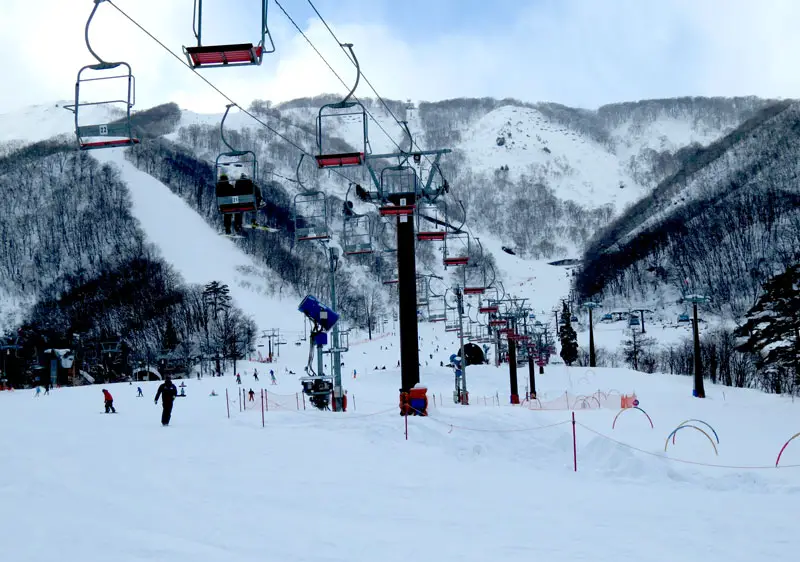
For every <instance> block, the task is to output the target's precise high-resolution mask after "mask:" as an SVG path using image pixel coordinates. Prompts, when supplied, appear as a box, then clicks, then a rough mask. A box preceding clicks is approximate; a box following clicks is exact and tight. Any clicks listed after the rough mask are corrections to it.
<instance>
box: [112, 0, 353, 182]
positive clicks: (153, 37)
mask: <svg viewBox="0 0 800 562" xmlns="http://www.w3.org/2000/svg"><path fill="white" fill-rule="evenodd" d="M106 1H107V2H108V3H109V4H110V5H112V6H113V7H114V8H115V9H116V10H117V11H118V12H119V13H120V14H122V15H123V16H125V17H126V18H127V19H128V20H129V21H130V22H131V23H132V24H133V25H135V26H136V27H138V28H139V29H140V30H141V31H142V32H144V33H145V35H147V36H148V37H150V38H151V39H152V40H153V41H155V42H156V43H158V44H159V45H160V46H161V47H162V48H163V49H164V50H165V51H167V52H168V53H169V54H170V55H172V56H173V57H174V58H175V59H176V60H177V61H178V62H180V63H181V64H182V65H183V66H185V67H186V68H188V69H189V70H191V71H192V72H193V73H194V74H195V75H197V76H198V77H199V78H200V79H201V80H202V81H203V82H205V83H206V84H208V85H209V86H210V87H211V88H212V89H213V90H214V91H215V92H217V93H218V94H219V95H221V96H222V97H223V98H225V99H226V100H228V102H230V103H232V104H233V105H235V106H236V107H238V108H239V111H241V112H242V113H244V114H245V115H247V116H248V117H250V118H251V119H253V120H254V121H255V122H256V123H259V124H260V125H262V126H263V127H264V128H266V129H267V130H268V131H269V132H271V133H272V134H274V135H275V136H277V137H278V138H280V139H282V140H283V141H285V142H286V143H288V144H289V145H291V146H292V147H294V148H295V149H297V150H298V151H299V152H301V153H303V154H305V155H306V156H309V157H311V156H312V155H311V154H309V153H308V152H306V150H305V149H304V148H303V147H301V146H299V145H298V144H297V143H295V142H294V141H292V140H291V139H289V138H288V137H287V136H286V135H284V134H282V133H280V132H279V131H277V130H275V129H274V128H273V127H271V126H270V125H269V124H268V123H265V122H264V121H262V120H261V119H259V118H258V116H256V115H254V114H253V113H252V112H251V111H249V110H247V109H245V108H243V107H242V106H241V105H239V104H238V103H236V101H234V99H233V98H231V97H230V96H229V95H227V94H226V93H225V92H223V91H222V90H220V89H219V88H218V87H217V86H215V85H214V84H213V83H212V82H211V81H210V80H209V79H208V78H206V77H205V76H203V75H202V74H200V72H198V71H197V70H196V69H194V68H192V67H191V66H190V65H189V64H188V63H187V62H186V61H184V60H183V58H181V57H180V56H178V55H177V54H175V53H174V52H173V51H172V50H171V49H170V48H169V47H167V46H166V45H165V44H164V43H163V42H161V40H160V39H158V37H156V36H155V35H153V34H152V33H150V32H149V31H148V30H147V29H145V28H144V27H143V26H142V25H141V24H140V23H139V22H137V21H136V20H135V19H133V18H132V17H131V16H129V15H128V14H127V13H126V12H125V11H124V10H122V8H120V7H119V6H117V5H116V4H115V3H114V2H113V0H106ZM287 123H288V122H287ZM290 124H291V125H292V126H294V127H297V128H298V129H300V130H302V131H303V132H305V133H308V131H306V130H305V129H303V128H302V127H300V126H298V125H295V124H294V123H290ZM331 171H332V172H334V173H335V174H337V175H339V176H340V177H341V178H342V179H344V180H347V181H348V182H349V181H351V179H350V178H349V177H347V176H346V175H344V174H343V173H341V172H340V171H339V170H335V169H334V170H331Z"/></svg>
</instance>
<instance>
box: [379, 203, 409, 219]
mask: <svg viewBox="0 0 800 562" xmlns="http://www.w3.org/2000/svg"><path fill="white" fill-rule="evenodd" d="M380 213H381V216H384V217H395V216H400V215H406V216H407V215H413V214H414V205H386V206H384V207H381V208H380Z"/></svg>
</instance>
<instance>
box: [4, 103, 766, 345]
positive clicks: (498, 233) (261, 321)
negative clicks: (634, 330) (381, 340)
mask: <svg viewBox="0 0 800 562" xmlns="http://www.w3.org/2000/svg"><path fill="white" fill-rule="evenodd" d="M326 101H331V100H328V99H327V98H326V97H324V96H323V97H320V98H314V99H304V100H295V101H294V102H289V103H284V104H280V105H277V106H275V107H272V106H271V105H270V104H269V103H267V102H254V103H253V104H252V105H251V107H250V111H251V112H253V113H254V114H256V115H257V116H258V117H259V118H260V119H261V120H262V121H264V122H265V123H266V124H267V125H269V126H270V127H272V128H273V129H274V130H275V131H277V132H278V133H280V134H281V135H282V136H283V138H280V137H278V136H276V135H275V134H273V133H271V132H269V131H268V130H266V128H265V127H263V126H262V125H261V124H258V123H256V122H254V121H253V120H252V119H251V118H250V117H248V116H247V115H245V114H244V113H242V112H238V111H235V110H234V111H233V112H231V114H230V115H229V117H228V120H227V121H226V136H227V138H228V140H229V141H230V142H231V143H232V144H233V145H234V146H236V147H248V148H252V149H253V150H254V152H255V153H256V154H257V156H258V158H259V161H260V163H261V167H260V169H261V173H260V178H259V179H260V183H261V184H262V186H263V190H264V194H265V198H266V199H267V201H268V204H269V209H270V214H271V217H272V220H273V221H274V225H275V226H276V227H278V229H279V230H280V232H278V233H275V234H266V233H258V234H257V235H255V233H252V234H253V235H249V236H248V237H247V238H246V239H245V240H243V241H239V242H237V244H233V243H231V241H229V240H224V239H221V238H219V237H218V236H217V235H216V234H215V230H216V231H217V232H218V231H219V228H220V222H221V219H220V217H219V214H218V213H217V211H216V210H215V208H214V200H213V187H212V185H211V183H210V182H209V178H210V177H211V176H212V174H213V172H212V168H211V165H212V163H213V160H214V158H215V157H216V155H217V154H218V153H219V152H220V151H222V150H224V147H223V145H222V143H221V140H220V135H219V123H220V119H221V114H216V115H202V114H197V113H193V112H190V111H182V110H180V109H179V108H177V107H176V106H174V105H167V106H159V107H158V108H153V109H151V110H146V111H141V112H139V113H137V114H136V115H135V117H134V127H135V128H136V130H137V132H138V134H139V135H140V136H141V137H142V138H144V139H145V142H144V143H143V144H142V145H140V146H139V147H136V148H135V149H133V150H130V151H127V152H126V153H125V155H124V156H123V154H122V151H119V150H112V151H107V152H105V153H102V154H96V155H95V156H96V157H97V158H98V159H99V160H100V162H101V163H103V164H109V165H110V166H111V167H110V168H109V169H112V170H116V171H117V173H118V174H119V178H120V180H121V181H122V182H123V184H125V185H127V188H128V190H129V191H130V197H131V199H132V206H131V208H130V210H131V212H132V216H133V218H134V219H135V221H136V223H137V224H138V225H139V227H140V228H141V229H142V233H143V237H144V239H145V240H147V241H148V242H149V243H150V244H151V245H152V246H153V247H154V248H155V249H156V252H157V254H158V256H160V259H164V260H165V261H166V263H168V264H169V265H170V266H171V267H173V268H174V269H175V271H176V272H177V273H178V274H179V275H180V279H181V282H184V283H189V284H199V285H204V284H207V283H209V282H211V281H220V282H223V283H225V284H226V285H228V286H229V287H230V289H231V295H232V297H233V298H234V302H235V303H236V304H237V305H238V306H239V307H240V308H242V309H244V310H245V311H246V312H247V313H249V314H250V315H252V316H253V318H254V320H255V322H256V326H257V327H258V328H260V329H268V328H273V327H276V325H281V326H283V327H284V329H287V330H292V331H297V330H298V321H300V316H299V315H298V314H297V313H296V312H294V310H295V308H294V307H295V306H296V302H297V300H296V299H298V298H300V297H302V296H303V295H304V294H307V293H312V294H318V295H326V294H327V290H328V289H327V287H328V278H327V273H326V261H325V260H326V258H325V256H324V254H323V253H322V252H320V251H319V249H318V248H317V247H316V246H315V245H307V244H295V243H294V240H293V236H292V231H293V223H292V220H291V202H292V200H293V198H294V196H295V195H296V194H297V193H298V192H299V190H300V188H299V185H298V184H297V183H296V172H295V167H296V166H297V163H298V160H299V157H298V152H297V149H296V148H295V147H293V146H292V145H291V144H290V143H294V144H296V145H298V146H300V147H303V148H304V149H305V150H307V151H308V152H310V153H314V152H315V147H314V135H313V123H314V119H315V117H316V114H317V111H318V107H319V105H320V104H321V103H324V102H326ZM387 103H388V107H389V110H391V113H392V114H393V115H394V116H396V117H399V118H401V119H407V120H408V122H409V128H410V130H411V131H412V135H413V136H414V140H415V142H417V143H418V144H419V145H421V146H450V147H452V148H453V150H454V152H453V153H452V154H450V155H448V156H447V157H445V159H444V160H443V166H442V167H443V170H444V171H445V175H446V177H447V178H448V179H449V180H450V183H451V193H450V194H449V196H448V200H447V202H448V206H449V208H450V210H451V212H453V211H454V210H457V209H458V208H459V206H460V204H461V203H463V204H464V206H465V208H466V210H467V215H466V218H467V225H468V226H469V228H470V232H471V233H472V235H473V236H476V237H478V238H480V240H481V244H482V246H483V248H484V249H485V251H486V254H487V255H491V256H493V258H492V259H494V261H495V263H496V264H497V268H496V269H497V274H498V278H499V279H500V280H502V282H503V283H504V284H505V287H506V288H507V291H508V292H509V293H513V294H517V295H520V296H526V297H528V298H530V299H531V300H530V303H531V306H532V307H533V308H534V310H537V311H539V314H540V317H541V318H542V319H543V320H544V319H546V316H548V315H549V314H550V311H551V310H552V309H553V308H554V307H555V305H556V304H557V303H558V302H559V300H560V299H562V298H566V297H567V296H568V295H569V291H570V287H569V283H568V281H569V280H570V272H569V271H568V270H567V271H565V270H564V269H563V268H560V267H553V266H549V265H547V264H546V263H545V261H541V259H536V258H550V259H552V258H557V257H563V256H573V257H574V256H576V255H579V251H580V250H581V249H582V247H583V244H584V243H585V241H586V240H588V239H589V238H590V237H591V236H592V235H594V233H595V232H596V231H598V230H599V229H600V228H602V227H604V226H605V225H606V224H607V223H608V222H609V221H611V220H612V219H613V218H614V217H615V216H616V215H617V213H618V212H619V211H620V210H621V209H622V208H623V207H625V206H630V205H632V204H634V203H635V202H636V201H638V200H639V198H641V197H642V196H644V195H645V194H646V193H648V190H649V189H650V185H651V184H652V183H653V182H654V181H656V180H658V179H661V178H662V177H663V176H664V175H666V174H668V173H670V172H671V171H672V170H673V169H674V168H675V167H676V166H678V165H679V164H680V163H681V162H683V159H684V158H686V155H687V154H693V153H694V152H695V151H696V150H697V148H696V147H697V146H698V145H699V143H705V142H710V141H713V140H715V139H719V138H723V137H724V135H725V134H726V133H727V132H728V131H730V130H731V129H735V128H736V127H737V126H738V125H739V124H740V123H741V121H743V120H744V119H745V118H747V117H749V116H750V115H752V114H753V112H755V111H757V110H758V109H760V108H762V107H763V106H765V105H767V104H768V102H767V101H765V100H757V99H754V98H746V99H731V100H725V99H713V100H704V99H694V98H692V99H688V98H687V99H682V100H656V101H650V102H638V103H632V104H619V105H614V106H606V107H603V108H600V109H599V110H597V111H586V110H577V109H571V108H565V107H563V106H558V105H556V104H525V103H522V102H518V101H515V100H502V101H499V100H450V101H447V102H438V103H420V104H419V106H418V107H417V108H413V109H412V108H411V107H410V106H406V104H403V103H400V102H387ZM58 105H62V104H56V105H54V106H52V107H39V108H32V109H30V110H28V111H25V112H23V113H21V114H15V115H3V116H0V125H1V126H2V128H0V130H2V131H3V134H4V137H3V138H4V140H6V141H7V144H6V145H5V152H6V154H7V158H6V161H7V165H9V166H13V163H14V159H15V158H16V157H17V156H16V155H17V154H18V153H17V152H14V150H15V149H19V148H20V147H24V146H25V143H30V142H32V141H35V140H37V139H38V138H39V134H38V133H37V131H38V130H42V131H44V134H45V135H52V134H58V133H61V134H62V137H61V138H63V139H65V140H67V141H68V142H69V137H68V133H69V131H70V130H71V129H72V126H73V122H72V119H71V115H70V114H69V113H68V112H66V111H64V110H63V109H62V108H60V107H57V106H58ZM365 105H366V107H367V109H368V110H369V113H370V116H371V119H373V118H374V119H375V120H371V121H370V123H369V126H370V130H371V131H372V134H371V136H370V141H371V149H372V151H373V152H382V151H393V150H396V149H397V146H407V143H408V141H407V139H406V138H405V133H404V131H403V130H402V129H401V128H400V127H398V126H397V124H396V123H395V122H394V117H393V115H392V114H390V113H389V111H388V110H387V109H386V107H385V106H384V105H382V104H380V103H379V102H376V101H374V100H371V101H365ZM114 117H116V116H114V115H110V116H103V115H98V116H97V119H100V120H101V121H102V120H103V119H105V120H108V119H110V118H114ZM355 125H357V123H355V122H353V119H349V120H345V123H344V126H343V127H338V128H337V127H336V126H334V127H333V128H330V129H327V130H326V135H327V136H326V138H329V140H330V141H331V142H340V143H345V144H344V145H342V146H345V145H351V146H357V145H358V142H359V137H358V134H360V127H358V126H355ZM382 129H383V130H385V131H386V132H388V133H389V135H388V136H386V135H384V134H383V132H382ZM337 139H338V140H337ZM686 143H693V144H692V146H690V147H687V146H686ZM427 166H428V163H427V162H426V161H425V160H423V161H422V162H421V164H420V167H419V168H420V173H421V174H422V175H424V174H426V173H427V172H428V171H429V168H428V167H427ZM344 175H345V176H346V177H345V178H344V179H343V178H341V177H338V176H337V175H335V174H332V173H322V174H320V173H318V172H316V171H315V166H314V165H313V163H312V162H309V161H308V159H307V160H306V161H305V162H304V163H303V167H302V169H301V170H300V177H301V180H302V181H303V183H304V185H305V186H306V187H309V188H319V189H323V190H324V191H326V192H327V193H328V194H329V195H330V196H332V199H331V203H330V206H331V209H332V210H331V217H332V226H333V228H334V231H335V232H336V233H338V232H340V229H341V217H340V215H339V211H338V209H340V208H341V200H343V199H344V197H345V195H346V193H347V191H348V181H347V180H350V181H355V182H368V181H369V180H368V178H366V177H365V176H364V175H363V170H360V171H355V172H354V171H353V170H352V169H350V170H346V173H345V174H344ZM490 186H491V187H490ZM356 204H357V209H358V210H359V211H361V212H367V211H368V210H369V207H368V206H364V205H363V204H361V203H358V202H357V203H356ZM373 214H374V211H373ZM531 225H535V226H536V228H531ZM386 236H388V238H387V239H386V240H387V242H386V243H387V244H390V243H391V232H387V233H386ZM337 238H338V236H337V237H335V239H334V245H338V244H339V242H338V241H337ZM31 244H33V245H35V242H31ZM504 246H505V247H509V246H510V247H512V248H514V250H515V252H516V255H515V256H509V255H508V254H506V253H505V252H503V251H502V250H501V247H504ZM439 251H440V248H438V247H437V246H435V245H434V246H431V247H428V248H426V249H424V250H423V249H421V250H420V258H419V264H418V269H419V270H420V271H423V272H430V273H433V274H437V275H440V276H445V275H446V274H445V272H444V270H443V268H442V267H441V260H440V258H439V257H437V252H439ZM531 258H534V259H531ZM376 266H377V264H376V262H374V261H370V260H363V259H361V260H359V259H352V258H351V259H347V260H343V262H342V265H341V267H340V269H339V271H337V285H338V288H337V291H338V292H339V298H340V302H339V305H340V310H341V312H342V313H343V314H344V316H345V318H346V319H348V321H349V324H350V325H352V326H354V327H358V326H364V325H365V323H366V322H367V321H368V318H369V317H372V315H373V314H377V316H378V317H391V312H390V311H391V310H392V308H393V305H391V304H390V303H391V302H392V300H393V299H394V298H396V297H394V296H393V295H392V293H391V291H387V290H386V287H384V286H382V285H381V284H380V282H379V279H378V277H377V276H376V273H377V271H376ZM72 271H73V270H72V269H65V270H63V271H59V270H56V271H54V273H55V274H56V275H58V274H59V273H61V274H64V273H71V272H72ZM75 271H77V270H75ZM84 271H88V275H89V276H91V270H85V268H84ZM40 281H41V283H40V285H39V286H38V288H31V287H25V286H21V285H20V284H19V283H18V282H16V281H15V277H14V274H13V273H12V274H11V275H9V276H7V277H6V281H5V285H4V290H5V291H6V292H7V293H8V294H9V295H12V294H13V295H17V301H16V302H17V305H14V306H10V304H11V302H12V301H6V302H7V304H6V306H7V307H9V306H10V308H11V309H12V310H24V309H19V308H18V307H19V305H20V304H21V303H23V302H24V303H26V306H30V304H31V303H34V302H36V301H37V299H38V298H39V295H41V294H44V293H42V292H41V291H43V290H46V292H48V294H51V293H53V290H52V288H50V287H48V285H47V281H46V279H44V278H42V279H40ZM59 283H61V289H60V290H61V291H64V290H67V289H69V287H68V286H67V285H64V281H63V280H61V281H59ZM445 283H447V281H445ZM55 294H58V291H56V292H55ZM368 302H373V303H374V302H377V303H380V304H379V305H378V306H377V307H373V306H370V305H368V304H366V303H368ZM275 311H279V314H278V316H279V317H281V318H285V319H286V322H288V323H284V322H283V321H282V322H275V320H274V319H275V317H276V315H275ZM187 314H188V313H187ZM15 318H17V319H18V318H19V316H16V317H15ZM187 318H188V317H187ZM581 322H585V318H583V317H582V319H581ZM13 325H14V321H13V320H12V317H11V316H9V317H8V322H7V326H13ZM578 327H579V328H581V326H578ZM583 328H584V329H585V324H583ZM220 329H221V328H220ZM168 332H169V330H168V326H167V325H166V324H163V323H161V324H158V325H157V327H156V328H154V329H153V330H152V333H151V335H150V336H148V337H149V338H150V339H151V341H152V343H151V344H148V345H153V346H156V347H157V346H158V342H159V340H162V339H164V338H165V337H166V334H167V333H168ZM609 333H610V334H611V333H613V330H612V331H611V332H609ZM624 337H625V335H624V334H620V335H619V336H615V337H612V338H611V340H609V341H608V345H609V347H610V348H611V349H612V350H613V349H615V348H616V346H617V345H619V343H620V341H621V340H620V338H624Z"/></svg>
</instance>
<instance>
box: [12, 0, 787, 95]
mask: <svg viewBox="0 0 800 562" xmlns="http://www.w3.org/2000/svg"><path fill="white" fill-rule="evenodd" d="M2 1H3V12H4V13H3V19H2V20H1V21H0V49H2V52H3V53H4V55H5V56H4V57H3V59H2V61H0V72H2V76H3V77H4V83H5V84H6V85H8V84H12V85H13V86H12V87H8V86H7V87H5V88H3V90H2V92H0V111H9V110H13V109H14V108H16V107H19V106H22V105H28V104H32V103H43V102H50V101H54V100H58V99H69V98H71V96H72V91H73V84H74V80H75V75H76V73H77V70H78V68H80V66H82V65H83V64H87V63H90V62H91V61H92V59H91V56H90V55H89V53H88V52H87V51H86V48H85V45H84V44H83V28H84V24H85V20H86V17H87V16H88V14H89V12H90V10H91V8H92V2H91V0H83V1H80V2H79V1H77V0H70V1H64V0H39V2H37V3H36V4H30V2H29V1H28V0H2ZM116 1H117V2H118V5H119V6H120V7H121V8H122V9H124V10H126V11H127V12H129V13H130V15H131V16H132V17H133V18H134V19H136V20H137V21H139V22H140V23H141V24H142V25H143V26H145V27H146V28H147V29H148V30H149V31H151V32H152V33H154V34H155V35H156V36H157V37H159V39H161V40H162V41H164V42H165V43H166V44H167V45H168V46H169V47H170V48H171V49H172V50H173V51H175V52H177V53H180V46H181V45H182V44H187V43H189V42H190V40H191V39H192V34H191V10H192V1H191V0H136V1H135V2H131V1H126V0H116ZM434 1H435V0H434ZM364 4H365V7H366V6H368V4H369V2H368V1H367V0H364ZM301 5H302V3H297V2H285V6H286V8H287V9H288V10H290V11H291V12H294V11H297V14H294V13H293V15H294V16H297V17H299V16H298V14H302V13H307V10H305V11H303V12H301V8H300V6H301ZM520 5H521V6H523V8H522V9H516V10H515V11H514V12H511V11H510V8H509V9H501V8H491V7H490V8H488V9H487V11H486V12H485V14H482V15H479V17H485V18H486V19H487V21H490V22H491V25H490V26H487V29H490V30H492V31H488V32H486V33H485V34H475V33H474V32H470V33H466V32H463V31H460V30H458V29H448V27H447V25H446V21H443V22H442V26H441V33H439V34H438V35H431V36H425V37H423V38H421V39H420V38H419V36H418V34H415V35H414V38H413V40H412V39H411V38H409V37H405V36H404V30H403V28H401V27H395V28H392V27H388V26H387V25H385V24H381V23H376V22H373V23H369V24H362V23H359V22H357V21H354V22H346V23H343V22H336V21H332V22H331V23H332V25H334V28H335V30H336V32H337V35H338V36H339V37H340V38H341V39H342V40H346V41H351V42H353V43H354V44H355V48H356V53H357V54H358V56H359V59H360V60H361V62H362V66H363V69H364V72H365V74H366V76H367V77H368V78H369V79H370V80H371V81H372V83H373V84H374V85H375V86H376V88H377V89H378V91H379V92H380V93H381V94H382V95H384V96H387V97H391V98H397V99H405V98H412V99H427V100H434V99H442V98H447V97H460V96H484V95H488V96H495V97H506V96H510V97H517V98H521V99H524V100H529V101H536V100H548V101H558V102H561V103H566V104H571V105H582V106H596V105H599V104H601V103H608V102H612V101H624V100H631V99H641V98H646V97H667V96H678V95H742V94H756V95H762V96H774V97H800V75H796V73H794V72H793V71H792V69H793V63H794V54H795V53H796V52H799V51H800V37H798V35H797V34H796V32H795V30H794V26H793V24H794V22H796V21H798V19H799V18H798V16H800V3H797V2H795V1H793V0H762V1H760V2H752V1H746V0H705V1H702V0H701V1H689V0H672V1H670V2H666V1H664V2H642V1H641V0H616V1H606V2H602V1H600V0H562V1H559V2H556V1H554V0H544V1H541V2H537V3H535V4H530V5H526V4H525V3H521V4H520ZM306 8H307V7H306ZM238 10H241V4H239V8H238ZM271 16H272V24H271V28H272V30H273V32H274V33H275V35H276V43H277V46H278V52H277V53H275V54H273V55H268V56H267V57H266V58H265V60H264V64H263V65H262V66H261V67H258V68H242V69H236V70H234V69H209V70H206V71H203V75H204V76H206V77H207V78H209V79H210V80H212V81H213V82H214V83H215V84H217V85H219V86H220V87H221V88H222V89H223V90H224V91H226V92H227V93H229V94H230V95H231V96H232V97H234V98H235V99H236V100H237V101H239V102H240V103H242V104H244V105H246V104H247V103H249V101H250V100H252V99H254V98H261V99H271V100H275V101H281V100H287V99H291V98H295V97H299V96H310V95H316V94H319V93H322V92H337V93H344V92H345V91H346V88H345V87H344V86H342V85H341V84H340V83H339V82H338V80H337V79H336V78H335V77H334V76H333V75H332V73H331V72H330V70H328V69H327V68H326V67H325V65H324V63H323V62H322V61H321V60H320V59H319V58H318V56H317V55H316V53H314V52H313V50H312V49H311V48H310V47H309V46H308V45H307V44H306V42H305V40H304V39H303V38H302V37H300V36H299V35H298V34H297V33H296V32H295V31H294V29H293V28H292V27H291V26H290V25H289V23H288V22H287V21H286V19H285V18H284V16H283V14H281V13H280V12H279V11H278V10H277V9H275V8H274V6H273V8H272V10H271ZM212 22H213V23H212ZM205 23H206V27H205V30H206V31H205V36H206V38H209V37H211V38H212V39H219V40H234V41H241V40H242V39H241V38H240V30H242V31H243V30H247V32H246V33H245V36H246V37H247V39H246V40H251V39H252V35H251V34H250V33H251V31H252V33H256V30H257V26H255V25H254V22H253V18H252V17H249V15H248V14H246V13H243V12H241V11H238V12H237V13H233V14H230V13H225V12H219V13H215V14H212V15H211V16H209V17H207V18H206V21H205ZM298 24H300V25H301V26H303V28H304V30H306V31H307V33H308V35H309V37H310V38H311V40H312V41H313V42H314V43H315V45H317V47H318V48H319V49H320V50H321V51H322V53H323V54H324V55H325V57H326V58H328V60H329V61H330V62H331V64H332V65H333V66H334V68H335V69H336V70H337V72H339V73H340V74H341V76H342V77H343V78H344V80H345V81H346V82H347V83H348V84H349V83H350V82H351V81H352V79H353V67H352V66H351V65H350V64H349V63H348V62H347V59H346V58H345V56H344V54H343V53H342V51H341V50H340V49H339V48H338V46H337V45H336V43H335V42H334V40H333V39H332V38H331V37H330V35H328V33H327V30H325V28H324V27H323V26H322V25H321V24H320V23H319V22H318V21H317V20H311V21H310V23H309V22H308V21H305V20H298ZM215 25H218V27H217V28H215V27H214V26H215ZM91 37H92V40H93V45H94V46H95V47H96V50H97V51H98V52H99V53H100V54H101V55H102V56H104V57H108V58H109V59H121V60H126V61H128V62H129V63H130V64H131V65H132V67H133V69H134V73H135V74H136V77H137V87H138V88H137V100H138V103H137V107H138V108H145V107H149V106H152V105H155V104H157V103H162V102H165V101H176V102H177V103H179V104H180V105H181V106H182V107H186V108H191V109H195V110H200V111H220V110H221V108H222V107H224V105H225V103H226V102H225V100H224V99H223V98H221V97H220V96H219V95H218V94H217V93H215V92H214V91H213V90H211V89H210V88H209V87H208V86H207V85H205V84H203V83H202V81H201V80H199V79H198V78H197V77H196V76H193V75H192V73H191V72H190V71H189V70H187V69H186V68H182V67H181V66H180V65H178V63H177V61H175V60H174V59H172V58H171V57H169V55H167V54H166V53H165V52H164V51H163V50H162V49H161V48H160V47H159V46H158V45H157V44H156V43H154V42H153V41H152V40H151V39H150V38H148V37H147V36H146V35H144V34H143V33H142V32H141V31H140V30H138V29H137V28H135V27H134V26H133V25H132V24H131V23H130V22H129V21H127V20H125V19H124V18H123V17H121V16H120V15H119V14H118V13H117V12H116V10H114V8H113V7H112V6H110V5H102V4H101V6H100V9H99V11H98V16H97V18H96V21H95V23H94V24H93V28H92V29H91ZM359 94H360V95H363V96H367V95H369V94H370V91H369V89H368V88H367V87H366V84H363V83H362V86H361V87H360V88H359Z"/></svg>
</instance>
